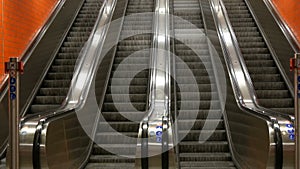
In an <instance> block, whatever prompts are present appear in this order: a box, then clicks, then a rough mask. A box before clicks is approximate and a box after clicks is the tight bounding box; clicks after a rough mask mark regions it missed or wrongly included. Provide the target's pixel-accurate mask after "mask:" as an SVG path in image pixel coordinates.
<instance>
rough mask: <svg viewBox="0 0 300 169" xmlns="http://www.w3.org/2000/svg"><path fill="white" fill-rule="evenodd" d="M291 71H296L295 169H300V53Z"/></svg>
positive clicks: (294, 59) (292, 60) (293, 60)
mask: <svg viewBox="0 0 300 169" xmlns="http://www.w3.org/2000/svg"><path fill="white" fill-rule="evenodd" d="M290 70H291V71H294V83H295V124H294V126H295V169H300V134H299V127H300V125H299V123H300V114H299V113H300V53H296V54H295V57H294V58H291V60H290Z"/></svg>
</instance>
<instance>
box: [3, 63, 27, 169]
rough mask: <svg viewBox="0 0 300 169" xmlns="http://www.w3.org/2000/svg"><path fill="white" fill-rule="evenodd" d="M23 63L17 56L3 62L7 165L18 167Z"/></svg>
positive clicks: (12, 167) (14, 168)
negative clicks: (6, 96)
mask: <svg viewBox="0 0 300 169" xmlns="http://www.w3.org/2000/svg"><path fill="white" fill-rule="evenodd" d="M22 71H23V65H22V63H21V62H19V61H18V58H10V60H9V62H6V63H5V72H6V73H8V74H9V101H8V103H9V115H8V116H9V122H8V123H9V138H8V144H9V147H8V156H7V159H8V163H7V165H8V167H9V168H10V169H19V121H20V117H19V74H20V72H22Z"/></svg>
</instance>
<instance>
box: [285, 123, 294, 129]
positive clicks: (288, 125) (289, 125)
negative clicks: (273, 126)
mask: <svg viewBox="0 0 300 169" xmlns="http://www.w3.org/2000/svg"><path fill="white" fill-rule="evenodd" d="M285 126H286V127H287V128H293V127H294V126H293V125H292V124H286V125H285Z"/></svg>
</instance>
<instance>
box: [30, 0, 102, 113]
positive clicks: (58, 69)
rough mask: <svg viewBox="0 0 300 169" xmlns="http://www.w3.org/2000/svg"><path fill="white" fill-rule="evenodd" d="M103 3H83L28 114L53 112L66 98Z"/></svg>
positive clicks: (98, 0)
mask: <svg viewBox="0 0 300 169" xmlns="http://www.w3.org/2000/svg"><path fill="white" fill-rule="evenodd" d="M102 2H103V1H102V0H86V1H84V3H83V5H82V7H81V9H80V11H79V13H78V15H77V17H76V19H75V21H74V23H73V25H72V26H71V29H70V31H69V32H68V34H67V36H66V38H65V40H64V42H63V43H62V46H61V47H60V49H59V52H58V53H57V55H56V57H55V59H54V61H53V63H52V65H51V67H50V69H49V70H48V72H47V74H46V76H45V78H44V79H43V82H42V84H41V86H40V88H39V90H38V92H37V94H36V96H35V97H34V99H33V102H32V104H31V107H30V109H29V111H28V114H34V113H40V112H45V111H49V110H54V109H56V108H58V107H59V106H61V104H62V102H63V101H64V99H65V98H66V96H67V93H68V91H69V87H70V83H71V80H72V76H73V73H74V68H75V64H76V61H77V58H78V56H79V53H80V51H81V49H82V47H83V46H84V44H85V42H86V41H87V40H88V38H89V35H90V33H91V31H92V29H93V27H94V24H95V22H96V19H97V17H98V14H99V10H100V8H101V5H102Z"/></svg>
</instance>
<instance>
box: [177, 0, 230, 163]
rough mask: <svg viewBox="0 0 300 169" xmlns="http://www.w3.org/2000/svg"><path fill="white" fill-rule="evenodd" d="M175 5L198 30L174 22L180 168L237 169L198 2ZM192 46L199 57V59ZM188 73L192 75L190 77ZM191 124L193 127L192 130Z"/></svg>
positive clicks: (181, 14) (195, 0) (180, 15)
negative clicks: (195, 87)
mask: <svg viewBox="0 0 300 169" xmlns="http://www.w3.org/2000/svg"><path fill="white" fill-rule="evenodd" d="M173 4H174V8H173V9H174V15H175V16H178V17H181V18H183V19H185V20H187V21H189V22H191V23H192V24H194V25H195V26H196V27H197V28H198V30H197V29H195V27H192V26H190V25H188V24H185V23H184V22H183V21H181V20H180V19H174V29H175V30H174V32H175V38H176V40H175V54H176V56H178V57H179V58H177V59H176V66H175V67H176V81H177V85H178V87H177V94H176V97H177V102H176V103H177V111H178V114H179V115H178V119H177V120H178V135H179V138H180V137H181V138H183V139H182V141H181V142H180V143H179V145H178V146H179V148H178V150H179V152H178V153H179V165H180V167H181V168H218V169H220V168H224V169H225V168H226V169H229V168H235V164H234V163H233V161H232V157H231V153H230V149H229V143H228V140H227V135H226V128H225V125H224V120H223V118H222V112H221V107H220V101H219V96H218V93H217V87H216V83H215V79H214V76H213V74H214V73H213V69H212V63H211V58H210V54H209V50H208V42H207V39H206V36H205V33H204V26H203V22H202V18H201V10H200V4H199V1H198V0H189V1H184V0H174V1H173ZM199 29H200V31H199ZM199 32H200V34H199ZM189 46H192V47H193V49H196V52H197V53H199V54H200V55H199V56H197V54H196V53H195V52H194V51H192V49H191V48H189ZM180 60H182V61H183V62H184V63H183V62H181V61H180ZM185 64H186V65H185ZM189 70H191V72H192V73H193V74H192V75H191V74H189V73H188V72H189ZM193 78H195V80H196V82H197V83H196V85H197V87H198V89H197V90H198V93H196V92H195V91H193V89H192V88H193V87H192V86H193V84H194V83H193ZM197 95H200V104H197V102H198V100H199V98H198V97H197ZM195 113H196V115H195ZM195 117H196V119H195ZM192 123H194V125H193V126H192V128H191V129H190V128H189V126H190V124H192ZM186 133H187V135H186V136H185V134H186ZM206 137H208V139H207V140H206Z"/></svg>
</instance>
